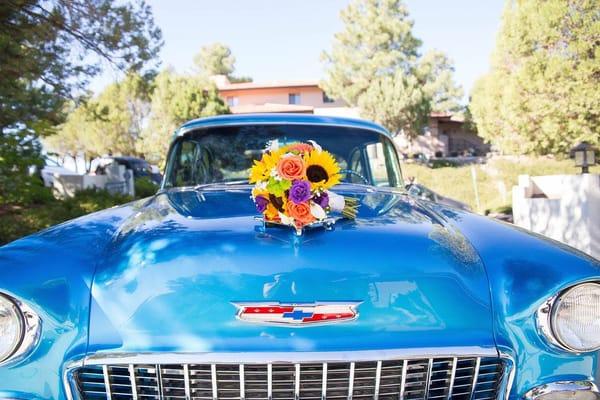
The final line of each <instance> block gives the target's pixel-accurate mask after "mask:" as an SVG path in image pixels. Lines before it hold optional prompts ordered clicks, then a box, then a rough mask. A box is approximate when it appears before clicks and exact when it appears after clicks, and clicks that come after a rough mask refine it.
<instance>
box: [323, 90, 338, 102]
mask: <svg viewBox="0 0 600 400" xmlns="http://www.w3.org/2000/svg"><path fill="white" fill-rule="evenodd" d="M334 101H335V100H334V99H332V98H331V97H329V96H327V93H325V92H323V103H333V102H334Z"/></svg>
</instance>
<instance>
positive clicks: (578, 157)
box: [571, 142, 596, 174]
mask: <svg viewBox="0 0 600 400" xmlns="http://www.w3.org/2000/svg"><path fill="white" fill-rule="evenodd" d="M571 157H575V166H576V167H581V173H582V174H588V173H589V172H590V166H592V165H596V148H595V147H594V146H592V145H591V144H589V143H588V142H581V143H579V144H578V145H576V146H575V147H573V148H572V149H571Z"/></svg>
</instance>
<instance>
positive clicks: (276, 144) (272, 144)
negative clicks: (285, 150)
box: [267, 139, 279, 151]
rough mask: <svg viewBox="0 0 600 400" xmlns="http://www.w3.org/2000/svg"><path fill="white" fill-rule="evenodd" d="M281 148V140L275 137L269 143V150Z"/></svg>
mask: <svg viewBox="0 0 600 400" xmlns="http://www.w3.org/2000/svg"><path fill="white" fill-rule="evenodd" d="M278 148H279V140H277V139H275V140H271V141H270V142H269V143H268V145H267V150H268V151H275V150H277V149H278Z"/></svg>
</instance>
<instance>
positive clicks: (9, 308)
mask: <svg viewBox="0 0 600 400" xmlns="http://www.w3.org/2000/svg"><path fill="white" fill-rule="evenodd" d="M22 340H23V315H22V314H21V311H20V310H19V309H18V308H17V305H16V304H15V303H13V302H12V301H10V300H9V299H7V298H6V297H4V296H0V362H2V361H4V360H6V359H7V358H8V357H10V356H11V355H12V354H13V353H14V352H15V350H17V348H18V347H19V344H21V341H22Z"/></svg>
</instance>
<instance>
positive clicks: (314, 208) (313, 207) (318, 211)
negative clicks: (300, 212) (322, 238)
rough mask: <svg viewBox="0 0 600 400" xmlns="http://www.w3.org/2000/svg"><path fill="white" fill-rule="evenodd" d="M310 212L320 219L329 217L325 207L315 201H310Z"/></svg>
mask: <svg viewBox="0 0 600 400" xmlns="http://www.w3.org/2000/svg"><path fill="white" fill-rule="evenodd" d="M310 213H311V214H312V215H313V217H315V218H316V219H318V220H322V219H325V218H327V213H325V210H323V207H321V206H320V205H318V204H317V203H315V202H313V201H311V202H310Z"/></svg>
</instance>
